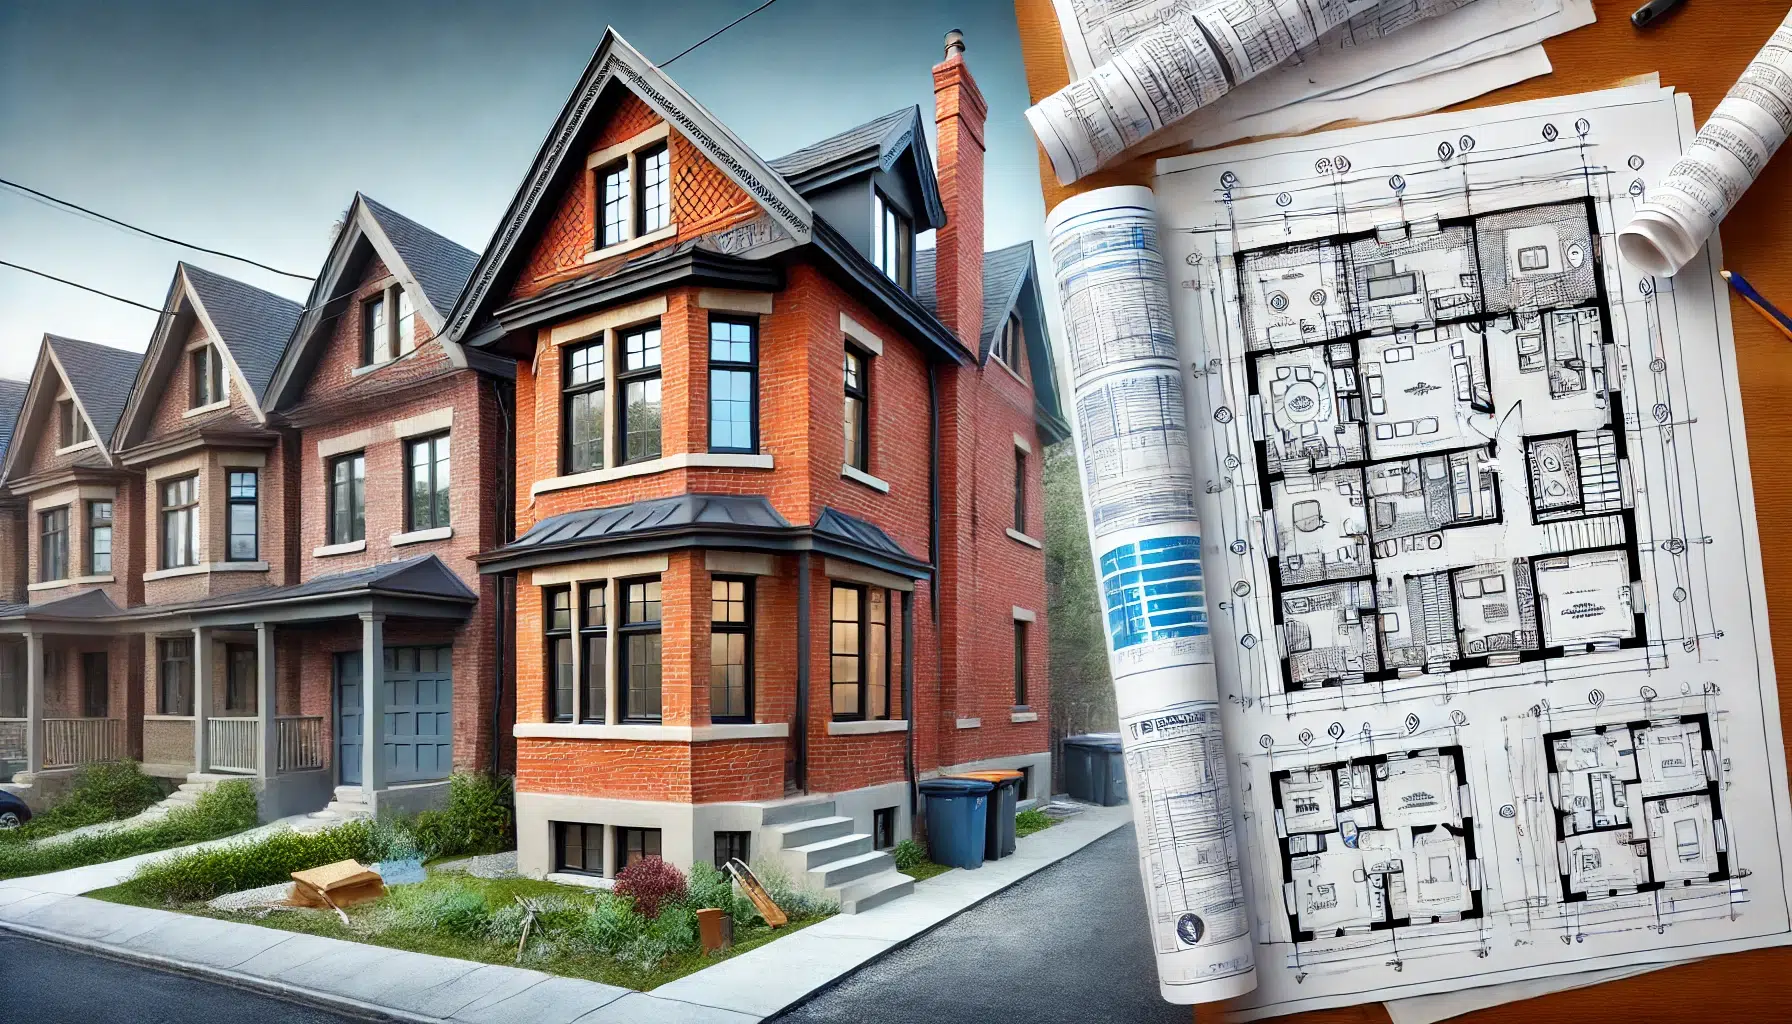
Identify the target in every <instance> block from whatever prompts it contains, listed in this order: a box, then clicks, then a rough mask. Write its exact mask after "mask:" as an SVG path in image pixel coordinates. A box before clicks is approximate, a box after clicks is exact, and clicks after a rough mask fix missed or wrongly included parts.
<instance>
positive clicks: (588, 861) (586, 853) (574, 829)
mask: <svg viewBox="0 0 1792 1024" xmlns="http://www.w3.org/2000/svg"><path fill="white" fill-rule="evenodd" d="M553 825H554V870H555V871H558V872H563V873H565V874H569V875H590V876H593V877H596V878H602V877H603V874H604V827H603V826H602V825H595V824H592V823H591V822H587V821H556V822H554V823H553ZM569 838H577V840H578V843H577V849H578V852H579V863H578V864H576V865H575V864H573V863H572V862H571V860H570V859H569V858H568V857H567V856H566V853H567V850H568V849H571V848H573V847H571V846H569V844H568V843H567V840H568V839H569ZM594 839H595V840H596V844H597V845H596V851H597V858H596V863H595V864H594V863H592V857H591V853H592V849H593V847H592V842H593V840H594Z"/></svg>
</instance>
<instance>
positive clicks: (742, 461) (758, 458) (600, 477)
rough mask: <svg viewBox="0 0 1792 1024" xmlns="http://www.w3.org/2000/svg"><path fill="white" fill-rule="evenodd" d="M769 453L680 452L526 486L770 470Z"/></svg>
mask: <svg viewBox="0 0 1792 1024" xmlns="http://www.w3.org/2000/svg"><path fill="white" fill-rule="evenodd" d="M771 468H772V457H771V456H770V455H765V454H760V455H728V454H724V453H715V452H680V453H678V454H676V455H667V456H664V457H663V458H658V459H650V460H648V461H646V462H631V463H628V464H626V465H622V466H612V467H610V468H608V469H593V470H590V471H589V472H585V473H572V474H568V475H567V476H554V477H549V478H547V479H546V480H537V481H535V483H534V484H532V485H530V487H529V494H530V495H531V496H533V495H538V494H546V493H547V492H549V491H564V490H566V489H568V488H571V487H589V486H590V485H592V484H605V483H609V482H610V481H612V480H626V479H628V478H629V477H634V476H652V475H653V474H655V473H667V472H670V471H672V470H674V469H771Z"/></svg>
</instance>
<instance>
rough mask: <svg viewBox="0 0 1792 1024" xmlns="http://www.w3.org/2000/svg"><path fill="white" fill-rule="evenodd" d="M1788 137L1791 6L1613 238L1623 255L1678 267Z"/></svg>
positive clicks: (1665, 271) (1652, 269) (1660, 270)
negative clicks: (1659, 180)
mask: <svg viewBox="0 0 1792 1024" xmlns="http://www.w3.org/2000/svg"><path fill="white" fill-rule="evenodd" d="M1787 135H1792V12H1789V13H1787V15H1786V20H1785V21H1784V22H1782V23H1781V24H1780V27H1779V28H1778V29H1776V30H1775V31H1774V33H1773V36H1772V37H1771V38H1770V39H1768V41H1767V45H1766V46H1764V47H1762V48H1761V52H1760V53H1758V54H1756V55H1755V59H1754V60H1752V61H1750V62H1749V65H1748V67H1747V68H1745V69H1743V72H1742V77H1741V78H1740V79H1738V80H1737V82H1736V84H1735V86H1733V87H1732V88H1731V89H1730V92H1729V95H1727V96H1725V97H1724V98H1723V101H1722V102H1720V103H1719V104H1718V105H1717V109H1715V110H1713V111H1712V112H1711V118H1710V119H1709V120H1707V121H1706V122H1705V127H1703V128H1701V129H1699V134H1698V136H1697V137H1695V138H1694V139H1693V140H1692V145H1691V147H1690V148H1688V149H1687V151H1686V155H1685V156H1684V157H1682V158H1681V159H1680V160H1678V161H1677V162H1675V163H1674V164H1673V166H1671V167H1669V168H1668V169H1667V177H1666V178H1665V179H1663V181H1662V182H1661V184H1660V186H1658V187H1657V188H1655V189H1654V190H1652V191H1647V192H1644V191H1639V192H1637V193H1636V194H1637V195H1638V196H1639V197H1643V199H1644V202H1643V204H1642V206H1641V207H1640V208H1638V209H1637V211H1636V212H1635V214H1634V215H1632V217H1631V219H1630V223H1629V224H1628V225H1626V226H1625V228H1624V231H1623V232H1622V233H1621V234H1620V235H1619V236H1618V246H1619V248H1620V249H1621V250H1622V251H1623V253H1624V258H1625V259H1626V260H1629V261H1630V262H1631V263H1633V264H1635V265H1637V266H1638V267H1641V268H1643V269H1644V270H1646V271H1648V272H1649V273H1651V274H1660V275H1664V276H1665V275H1669V274H1673V273H1676V272H1677V271H1679V269H1680V268H1681V267H1683V266H1685V265H1686V263H1687V261H1689V260H1691V259H1692V258H1693V256H1694V255H1695V254H1696V253H1697V252H1698V251H1699V246H1701V245H1703V244H1705V239H1707V238H1710V237H1711V236H1712V234H1713V233H1714V232H1716V231H1717V223H1718V221H1721V220H1723V219H1724V215H1725V214H1727V213H1729V212H1730V209H1731V208H1732V207H1734V206H1735V205H1736V201H1737V200H1738V199H1741V198H1742V193H1744V192H1746V191H1747V190H1748V187H1749V186H1750V185H1752V184H1754V183H1755V178H1756V177H1758V176H1759V175H1760V173H1761V169H1762V168H1763V167H1765V166H1766V165H1767V161H1768V160H1770V159H1772V158H1773V154H1774V152H1775V151H1777V150H1778V149H1779V148H1780V144H1781V143H1782V142H1785V141H1786V136H1787Z"/></svg>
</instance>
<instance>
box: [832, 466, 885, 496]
mask: <svg viewBox="0 0 1792 1024" xmlns="http://www.w3.org/2000/svg"><path fill="white" fill-rule="evenodd" d="M840 475H841V476H843V477H845V478H846V479H848V480H851V481H852V482H853V483H858V484H864V485H865V486H866V487H869V488H871V489H872V490H874V491H878V492H880V493H882V494H888V493H890V485H889V484H887V483H885V482H883V481H882V480H879V479H878V478H877V477H874V476H872V475H871V474H870V473H867V472H865V471H864V470H862V469H859V468H858V467H856V466H847V465H842V466H841V467H840Z"/></svg>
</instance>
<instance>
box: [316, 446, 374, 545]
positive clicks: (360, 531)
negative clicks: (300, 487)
mask: <svg viewBox="0 0 1792 1024" xmlns="http://www.w3.org/2000/svg"><path fill="white" fill-rule="evenodd" d="M357 463H358V464H359V465H360V468H361V474H360V476H359V477H357V476H356V475H355V471H354V468H355V465H356V464H357ZM338 466H347V467H349V469H348V478H347V479H346V480H343V481H340V482H338V481H337V479H336V469H337V467H338ZM338 488H341V489H342V491H343V493H342V494H340V495H339V494H338V493H337V491H338ZM324 497H325V505H324V531H325V533H324V538H325V541H326V542H327V543H330V544H353V543H354V542H356V541H364V540H366V539H367V451H366V450H365V449H362V450H360V451H353V452H344V453H343V454H341V455H336V456H332V457H331V458H330V460H329V461H328V462H326V463H324ZM345 497H346V499H347V500H348V502H349V505H350V508H349V519H348V522H347V524H346V526H347V535H346V536H342V535H339V534H338V533H337V528H336V527H337V523H336V519H337V515H338V513H339V512H340V511H341V506H340V502H341V501H342V500H343V499H344V498H345Z"/></svg>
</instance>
